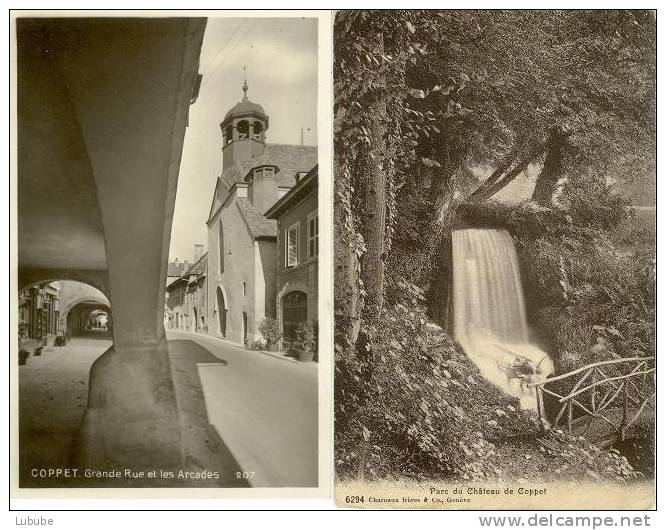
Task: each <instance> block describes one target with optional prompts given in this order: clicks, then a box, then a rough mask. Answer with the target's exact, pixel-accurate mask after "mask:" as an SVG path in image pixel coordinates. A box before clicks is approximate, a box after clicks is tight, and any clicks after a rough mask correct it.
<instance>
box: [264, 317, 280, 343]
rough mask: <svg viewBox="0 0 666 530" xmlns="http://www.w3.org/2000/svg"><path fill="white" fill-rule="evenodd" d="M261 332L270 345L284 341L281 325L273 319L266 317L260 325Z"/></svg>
mask: <svg viewBox="0 0 666 530" xmlns="http://www.w3.org/2000/svg"><path fill="white" fill-rule="evenodd" d="M259 331H261V334H262V335H263V336H264V338H265V339H266V342H267V343H268V344H269V345H270V344H277V343H278V342H280V340H282V330H281V329H280V323H279V322H278V321H277V320H276V319H274V318H271V317H266V318H265V319H263V320H262V321H261V323H260V324H259Z"/></svg>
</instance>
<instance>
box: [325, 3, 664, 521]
mask: <svg viewBox="0 0 666 530" xmlns="http://www.w3.org/2000/svg"><path fill="white" fill-rule="evenodd" d="M334 94H335V108H334V120H335V121H334V128H335V140H334V142H335V143H334V170H335V210H334V214H335V219H334V221H335V225H334V228H335V293H334V297H335V377H334V385H335V403H334V408H335V456H334V458H335V481H336V502H337V504H338V506H340V507H346V508H375V509H376V508H383V507H392V508H430V509H432V508H443V509H480V508H481V509H526V508H531V509H535V508H539V509H554V508H558V509H581V508H588V509H589V508H593V509H628V508H632V509H650V508H653V507H654V506H655V502H656V497H655V450H656V445H655V421H656V415H655V405H656V398H655V395H656V372H655V367H656V360H655V355H656V337H655V334H656V328H655V317H656V313H655V312H656V12H655V11H646V10H575V11H574V10H550V9H548V10H477V11H475V10H447V11H437V10H428V11H426V10H409V11H408V10H401V11H397V10H396V11H389V10H375V11H348V10H343V11H339V12H337V13H336V17H335V26H334ZM523 525H524V523H523Z"/></svg>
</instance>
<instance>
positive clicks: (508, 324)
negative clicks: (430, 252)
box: [452, 228, 554, 410]
mask: <svg viewBox="0 0 666 530" xmlns="http://www.w3.org/2000/svg"><path fill="white" fill-rule="evenodd" d="M452 247H453V249H452V250H453V315H454V333H455V336H456V339H457V340H458V342H459V343H460V344H461V345H462V347H463V349H464V350H465V353H466V354H467V356H468V357H469V358H470V359H471V360H472V361H473V362H474V363H475V364H476V365H477V366H478V367H479V370H480V371H481V375H483V377H485V378H486V379H487V380H489V381H490V382H492V383H494V384H495V385H497V386H498V387H500V388H501V389H502V390H504V391H505V392H506V393H507V394H510V395H512V396H515V397H518V398H520V405H521V407H522V408H530V409H535V410H536V408H537V403H536V393H535V391H534V389H531V388H528V387H527V383H534V382H539V381H543V380H545V379H546V377H547V376H548V375H549V374H552V373H553V371H554V370H553V362H552V360H551V359H550V357H548V355H547V354H546V353H545V352H543V351H542V350H541V349H539V348H538V347H537V346H535V345H534V344H531V343H530V338H529V329H528V326H527V318H526V315H525V302H524V300H523V287H522V283H521V280H520V269H519V266H518V256H517V254H516V249H515V246H514V244H513V239H512V238H511V235H510V234H509V233H508V232H507V231H506V230H494V229H477V228H470V229H460V230H454V231H453V233H452Z"/></svg>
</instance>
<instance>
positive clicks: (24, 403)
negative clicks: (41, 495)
mask: <svg viewBox="0 0 666 530" xmlns="http://www.w3.org/2000/svg"><path fill="white" fill-rule="evenodd" d="M19 304H20V305H19V318H20V324H19V327H20V329H22V330H23V333H22V334H21V337H20V338H19V345H18V346H19V351H20V352H21V353H20V354H19V355H20V357H19V362H20V363H21V366H20V369H19V484H20V485H21V486H25V487H38V486H44V485H50V486H53V485H54V482H53V481H52V480H48V479H41V478H40V477H33V476H32V473H31V470H32V469H39V468H48V467H54V466H55V467H61V468H68V467H72V466H73V465H74V462H73V461H72V457H73V455H74V452H75V448H76V440H77V438H78V435H79V429H80V426H81V423H82V421H83V417H84V413H85V409H86V404H87V398H88V390H89V387H88V384H89V378H90V370H91V367H92V365H93V363H94V362H95V361H96V360H97V359H98V358H99V357H100V356H101V355H102V354H103V353H104V352H105V351H107V350H108V349H109V348H110V347H111V345H112V341H111V326H110V323H111V307H110V305H109V302H108V299H107V298H106V296H105V295H104V294H103V293H102V292H101V291H99V290H97V289H96V288H94V287H92V286H90V285H87V284H84V283H80V282H75V281H71V280H59V281H52V282H49V283H46V284H34V285H29V286H27V287H26V288H24V289H22V290H21V291H20V292H19ZM55 485H57V484H55Z"/></svg>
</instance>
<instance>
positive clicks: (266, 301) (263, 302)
mask: <svg viewBox="0 0 666 530" xmlns="http://www.w3.org/2000/svg"><path fill="white" fill-rule="evenodd" d="M243 92H244V95H243V99H242V101H240V102H239V103H238V104H236V105H235V106H234V107H233V108H232V109H231V110H229V112H227V114H226V115H225V117H224V120H223V121H222V123H221V124H220V128H221V130H222V141H223V145H222V174H221V175H220V176H219V177H218V179H217V183H216V186H215V192H214V195H213V200H212V203H211V207H210V212H209V215H208V220H207V223H206V224H207V227H208V241H207V243H208V255H207V275H206V289H207V293H206V299H207V310H208V317H207V318H206V321H207V324H208V325H207V330H206V332H207V333H208V334H209V335H213V336H217V337H220V338H225V339H227V340H230V341H232V342H235V343H238V344H246V345H249V344H252V343H253V342H255V341H258V340H262V338H263V337H262V335H261V332H260V331H259V326H260V324H261V322H262V321H263V320H264V319H265V318H267V317H271V318H275V317H276V297H277V294H278V293H277V277H278V248H277V236H278V228H277V221H276V220H275V218H268V217H267V216H266V213H267V212H268V211H269V210H270V209H271V208H272V207H273V206H274V205H275V204H276V203H277V202H278V201H279V199H280V198H282V197H283V196H285V195H286V194H287V193H288V192H289V191H290V190H291V189H292V188H293V187H294V186H295V185H296V184H297V182H298V181H299V179H300V178H302V177H304V176H305V175H307V174H308V173H309V172H310V171H311V170H312V169H313V168H314V167H315V166H316V164H317V148H316V147H313V146H303V145H286V144H271V143H267V142H266V132H267V130H268V128H269V118H268V116H267V115H266V113H265V112H264V109H263V108H262V107H261V105H258V104H256V103H253V102H251V101H250V100H249V99H248V97H247V83H245V84H244V86H243Z"/></svg>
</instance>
